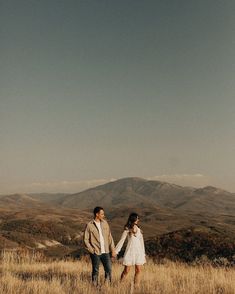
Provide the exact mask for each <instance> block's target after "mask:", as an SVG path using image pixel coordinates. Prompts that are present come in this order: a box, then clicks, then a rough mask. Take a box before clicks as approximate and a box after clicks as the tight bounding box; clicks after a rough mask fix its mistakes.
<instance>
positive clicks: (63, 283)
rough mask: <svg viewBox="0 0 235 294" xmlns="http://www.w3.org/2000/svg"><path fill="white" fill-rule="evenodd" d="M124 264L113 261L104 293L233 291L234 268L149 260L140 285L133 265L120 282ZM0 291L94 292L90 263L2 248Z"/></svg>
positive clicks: (37, 293)
mask: <svg viewBox="0 0 235 294" xmlns="http://www.w3.org/2000/svg"><path fill="white" fill-rule="evenodd" d="M122 269H123V266H122V265H121V264H120V262H117V261H114V263H113V275H112V277H113V279H112V284H111V285H110V286H109V285H103V279H104V274H103V269H102V268H101V269H100V281H101V285H102V286H101V288H100V291H99V293H103V294H104V293H105V294H106V293H107V294H131V293H136V294H153V293H158V294H175V293H181V294H188V293H191V294H198V293H200V294H215V293H225V294H233V293H234V289H235V279H234V277H235V269H234V268H213V267H211V266H209V265H207V266H203V265H197V266H189V265H185V264H181V263H173V262H166V263H164V264H154V263H153V262H152V261H151V260H148V262H147V264H146V265H144V266H143V269H142V273H141V277H142V279H141V283H140V286H139V287H138V288H137V289H135V288H134V286H133V274H134V272H133V269H132V271H131V272H130V273H129V276H127V277H126V280H125V281H123V283H120V274H121V272H122ZM0 272H1V276H0V293H4V294H12V293H14V294H32V293H33V294H95V293H97V289H96V288H94V287H93V286H92V285H91V283H90V276H91V264H90V262H89V260H82V261H69V260H68V261H46V260H44V259H43V257H42V256H40V255H37V254H35V255H29V254H28V253H27V252H4V253H3V254H2V256H1V264H0Z"/></svg>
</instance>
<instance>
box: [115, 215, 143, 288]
mask: <svg viewBox="0 0 235 294" xmlns="http://www.w3.org/2000/svg"><path fill="white" fill-rule="evenodd" d="M138 222H139V216H138V214H137V213H131V214H130V215H129V218H128V221H127V223H126V225H125V226H124V232H123V234H122V236H121V239H120V241H119V242H118V244H117V246H116V247H115V251H116V253H117V254H118V253H119V251H120V250H121V249H122V246H123V243H124V241H125V240H126V237H127V236H128V243H127V246H126V250H125V253H124V258H123V265H124V270H123V272H122V275H121V280H123V279H124V278H125V276H126V275H127V274H128V273H129V271H130V267H131V266H132V265H135V278H134V283H135V285H138V284H139V275H140V270H141V266H142V265H143V264H144V263H145V262H146V259H145V248H144V239H143V235H142V231H141V230H140V228H139V226H138Z"/></svg>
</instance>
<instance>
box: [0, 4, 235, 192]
mask: <svg viewBox="0 0 235 294" xmlns="http://www.w3.org/2000/svg"><path fill="white" fill-rule="evenodd" d="M234 15H235V1H232V0H231V1H230V0H224V1H218V0H211V1H210V0H195V1H190V0H171V1H170V0H164V1H163V0H161V1H160V0H159V1H157V0H154V1H148V0H145V1H143V0H141V1H140V0H133V1H130V0H118V1H114V0H93V1H91V0H83V1H82V0H74V1H69V0H66V1H65V0H63V1H61V0H49V1H48V0H45V1H44V0H40V1H36V0H27V1H26V0H21V1H18V0H9V1H7V0H5V1H4V0H0V40H1V43H0V56H1V58H0V193H2V194H3V193H13V192H46V191H49V192H61V191H63V192H64V191H66V192H76V191H77V190H79V189H81V188H84V187H88V186H90V185H94V184H96V183H101V182H105V181H108V180H110V179H117V178H122V177H127V176H138V177H144V178H151V179H160V180H164V181H170V182H175V183H179V184H182V185H193V186H205V185H214V186H217V187H221V188H224V189H226V190H229V191H232V192H235V95H234V94H235V17H234Z"/></svg>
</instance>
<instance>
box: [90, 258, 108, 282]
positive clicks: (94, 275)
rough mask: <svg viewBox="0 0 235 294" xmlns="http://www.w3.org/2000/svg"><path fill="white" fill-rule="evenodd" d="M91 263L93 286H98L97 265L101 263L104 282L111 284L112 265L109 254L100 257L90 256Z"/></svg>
mask: <svg viewBox="0 0 235 294" xmlns="http://www.w3.org/2000/svg"><path fill="white" fill-rule="evenodd" d="M90 256H91V262H92V282H93V284H94V285H98V276H99V265H100V262H102V264H103V267H104V271H105V281H107V280H109V282H111V271H112V263H111V258H110V254H109V253H103V254H101V255H97V254H90Z"/></svg>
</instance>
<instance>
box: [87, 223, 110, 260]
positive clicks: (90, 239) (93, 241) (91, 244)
mask: <svg viewBox="0 0 235 294" xmlns="http://www.w3.org/2000/svg"><path fill="white" fill-rule="evenodd" d="M100 225H101V230H102V233H103V237H104V247H105V253H109V252H110V251H111V252H113V251H114V250H115V246H114V242H113V237H112V235H111V231H110V228H109V225H108V223H107V221H105V220H102V221H101V222H100ZM83 240H84V244H85V248H86V249H87V250H88V251H89V252H90V253H91V254H94V253H95V254H97V255H100V254H101V246H100V235H99V230H98V228H97V226H96V224H95V221H94V220H92V221H90V222H89V223H88V224H87V226H86V229H85V232H84V238H83Z"/></svg>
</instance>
